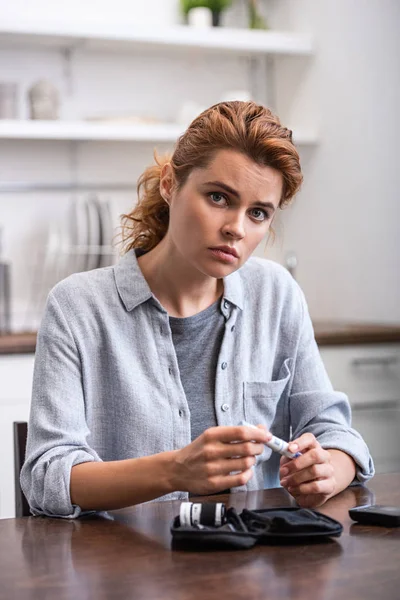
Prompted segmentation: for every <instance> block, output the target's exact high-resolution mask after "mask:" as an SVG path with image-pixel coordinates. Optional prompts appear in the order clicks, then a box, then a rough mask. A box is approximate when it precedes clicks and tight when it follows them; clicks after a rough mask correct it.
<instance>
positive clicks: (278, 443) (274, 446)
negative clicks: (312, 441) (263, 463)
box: [239, 421, 301, 458]
mask: <svg viewBox="0 0 400 600" xmlns="http://www.w3.org/2000/svg"><path fill="white" fill-rule="evenodd" d="M239 425H246V426H247V427H254V429H257V427H256V426H255V425H252V424H251V423H248V422H247V421H240V423H239ZM265 445H266V446H268V448H271V450H273V451H274V452H279V454H282V456H286V457H287V458H297V457H298V456H301V452H296V453H295V454H293V452H290V451H289V450H288V447H289V443H288V442H285V440H281V438H278V437H276V436H275V435H273V436H272V438H271V439H270V440H268V442H265Z"/></svg>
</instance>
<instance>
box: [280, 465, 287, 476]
mask: <svg viewBox="0 0 400 600" xmlns="http://www.w3.org/2000/svg"><path fill="white" fill-rule="evenodd" d="M288 473H289V469H287V468H286V467H283V469H281V476H282V477H285V476H286V475H287V474H288Z"/></svg>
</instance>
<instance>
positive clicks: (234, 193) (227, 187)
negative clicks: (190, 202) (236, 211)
mask: <svg viewBox="0 0 400 600" xmlns="http://www.w3.org/2000/svg"><path fill="white" fill-rule="evenodd" d="M204 185H216V186H218V187H220V188H222V189H223V190H225V191H226V192H228V193H229V194H232V196H235V197H236V198H238V199H239V200H240V194H239V192H237V191H236V190H234V189H233V188H231V186H230V185H227V184H226V183H222V181H206V183H204ZM254 204H257V206H263V207H264V208H269V209H271V210H273V211H275V208H276V207H275V206H274V205H273V204H272V202H262V201H261V200H256V201H255V202H254Z"/></svg>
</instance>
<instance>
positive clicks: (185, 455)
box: [172, 425, 272, 495]
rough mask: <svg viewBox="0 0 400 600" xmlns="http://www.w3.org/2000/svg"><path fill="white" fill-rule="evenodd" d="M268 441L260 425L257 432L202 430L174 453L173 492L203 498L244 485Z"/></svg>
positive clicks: (234, 428) (242, 428)
mask: <svg viewBox="0 0 400 600" xmlns="http://www.w3.org/2000/svg"><path fill="white" fill-rule="evenodd" d="M271 437H272V434H271V433H269V431H267V430H266V429H265V427H264V426H263V425H258V426H257V429H255V428H254V427H247V426H245V425H243V426H231V427H229V426H228V427H225V426H219V427H210V428H209V429H206V430H205V431H204V432H203V433H202V434H201V435H200V436H199V437H198V438H196V439H195V440H194V441H193V442H192V443H191V444H189V445H188V446H185V447H184V448H182V449H180V450H176V451H175V456H174V460H173V465H172V469H173V476H172V477H173V480H174V481H173V487H174V489H176V490H180V491H184V492H189V493H192V494H201V495H204V494H214V493H216V492H220V491H222V490H226V489H229V488H232V487H236V486H240V485H245V484H246V483H247V482H248V481H249V479H250V478H251V477H252V475H253V470H252V467H253V465H254V464H255V463H256V456H257V455H259V454H262V452H263V450H264V444H265V442H266V441H268V440H269V439H270V438H271ZM232 442H235V443H232ZM232 473H234V474H232Z"/></svg>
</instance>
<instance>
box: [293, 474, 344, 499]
mask: <svg viewBox="0 0 400 600" xmlns="http://www.w3.org/2000/svg"><path fill="white" fill-rule="evenodd" d="M287 489H288V492H289V494H292V496H294V497H295V498H296V497H297V496H306V495H308V494H312V495H315V494H323V495H325V496H330V495H331V494H333V492H334V491H335V484H334V481H333V478H332V477H330V478H328V479H317V480H314V481H307V482H306V483H301V484H300V485H298V486H294V487H288V488H287Z"/></svg>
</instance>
